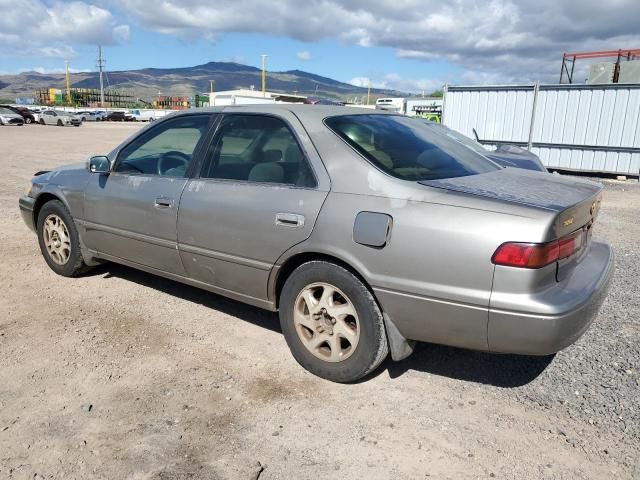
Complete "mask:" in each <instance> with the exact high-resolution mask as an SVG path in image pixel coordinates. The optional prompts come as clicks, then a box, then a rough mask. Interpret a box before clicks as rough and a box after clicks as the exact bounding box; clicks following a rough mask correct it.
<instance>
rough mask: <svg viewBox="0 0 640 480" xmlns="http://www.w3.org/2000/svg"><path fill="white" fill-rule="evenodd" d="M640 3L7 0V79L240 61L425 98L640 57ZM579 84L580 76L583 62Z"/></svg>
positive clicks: (2, 20) (0, 18) (0, 65)
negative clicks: (450, 89)
mask: <svg viewBox="0 0 640 480" xmlns="http://www.w3.org/2000/svg"><path fill="white" fill-rule="evenodd" d="M638 25H640V4H638V0H607V1H602V0H581V1H578V0H575V1H566V0H520V1H510V0H488V1H475V0H453V1H442V0H437V1H434V0H349V1H337V0H269V1H258V0H234V1H225V0H213V1H212V0H111V1H108V0H78V1H55V0H0V74H7V73H17V72H20V71H27V70H35V71H39V72H60V71H63V70H64V62H65V60H68V61H69V65H70V69H71V71H86V70H95V69H96V56H97V45H98V44H101V45H103V48H104V55H105V58H106V68H107V70H111V71H113V70H128V69H137V68H145V67H165V68H171V67H187V66H193V65H199V64H203V63H207V62H209V61H232V62H238V63H243V64H247V65H252V66H257V67H259V66H260V62H261V60H260V55H261V54H267V55H269V56H268V59H267V69H268V70H271V71H285V70H293V69H300V70H304V71H308V72H311V73H316V74H318V75H323V76H327V77H331V78H334V79H336V80H341V81H344V82H350V83H353V84H355V85H361V86H366V85H367V84H368V83H369V82H371V85H372V86H373V87H378V88H393V89H397V90H401V91H411V92H421V91H427V92H430V91H432V90H435V89H438V88H441V86H442V85H443V84H445V83H449V84H458V85H462V84H464V85H472V84H516V83H532V82H534V81H536V80H539V81H542V82H547V83H557V81H558V77H559V72H560V63H561V57H562V53H563V52H574V51H588V50H608V49H616V50H617V49H619V48H640V27H638ZM579 67H580V68H581V70H579V71H578V74H577V76H578V77H580V76H582V77H583V78H584V71H585V69H586V65H585V64H584V63H583V64H582V65H579Z"/></svg>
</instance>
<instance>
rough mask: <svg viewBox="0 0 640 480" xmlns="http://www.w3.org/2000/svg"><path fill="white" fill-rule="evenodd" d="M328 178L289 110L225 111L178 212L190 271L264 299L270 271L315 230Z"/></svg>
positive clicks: (230, 290) (220, 285)
mask: <svg viewBox="0 0 640 480" xmlns="http://www.w3.org/2000/svg"><path fill="white" fill-rule="evenodd" d="M328 188H329V184H328V177H327V175H326V172H325V171H324V168H323V167H322V163H321V162H320V158H319V157H318V155H317V153H316V152H315V149H314V148H313V145H312V144H311V142H310V140H309V137H308V136H307V135H306V134H304V132H303V130H302V126H301V124H300V122H299V121H298V120H297V118H296V117H295V116H294V115H293V114H291V113H283V114H282V115H281V116H270V115H258V114H226V115H225V116H224V118H223V119H222V121H221V123H220V125H219V127H218V129H217V132H216V135H215V138H214V139H213V141H212V143H211V145H210V146H209V148H208V150H207V153H206V155H205V158H204V161H203V165H202V169H201V172H200V176H199V178H193V179H191V180H189V183H188V184H187V187H186V188H185V190H184V193H183V195H182V198H181V201H180V208H179V211H178V248H179V249H180V253H181V256H182V260H183V263H184V265H185V269H186V271H187V274H188V275H189V276H190V277H191V278H193V279H195V280H198V281H201V282H204V283H207V284H209V285H212V286H214V287H217V288H218V289H219V291H221V293H225V294H230V293H231V294H233V295H232V296H236V297H238V296H239V297H242V298H243V299H244V300H245V301H248V302H252V303H256V304H260V303H263V302H264V301H266V300H267V283H268V278H269V273H270V271H271V269H272V267H273V265H274V264H275V262H276V260H277V259H278V258H279V257H280V256H281V255H282V254H283V253H284V252H285V251H286V250H288V249H289V248H290V247H292V246H293V245H295V244H297V243H300V242H302V241H303V240H305V239H306V238H307V237H309V235H310V234H311V231H312V229H313V226H314V224H315V221H316V217H317V215H318V213H319V211H320V208H321V206H322V203H323V201H324V199H325V198H326V196H327V192H328Z"/></svg>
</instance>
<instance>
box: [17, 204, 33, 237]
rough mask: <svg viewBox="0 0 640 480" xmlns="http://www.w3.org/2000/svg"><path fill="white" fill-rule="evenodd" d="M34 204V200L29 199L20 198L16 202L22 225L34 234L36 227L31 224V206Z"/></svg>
mask: <svg viewBox="0 0 640 480" xmlns="http://www.w3.org/2000/svg"><path fill="white" fill-rule="evenodd" d="M34 204H35V200H34V199H33V198H31V197H20V200H18V206H19V207H20V215H22V220H24V223H25V224H26V225H27V227H29V228H30V229H31V230H33V231H34V232H35V231H36V226H35V224H34V223H33V206H34Z"/></svg>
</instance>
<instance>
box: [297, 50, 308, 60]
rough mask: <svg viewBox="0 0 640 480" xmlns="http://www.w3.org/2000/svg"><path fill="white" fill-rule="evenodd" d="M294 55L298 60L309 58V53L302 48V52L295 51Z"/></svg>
mask: <svg viewBox="0 0 640 480" xmlns="http://www.w3.org/2000/svg"><path fill="white" fill-rule="evenodd" d="M296 57H298V60H302V61H303V62H306V61H308V60H311V53H310V52H308V51H306V50H303V51H302V52H298V53H296Z"/></svg>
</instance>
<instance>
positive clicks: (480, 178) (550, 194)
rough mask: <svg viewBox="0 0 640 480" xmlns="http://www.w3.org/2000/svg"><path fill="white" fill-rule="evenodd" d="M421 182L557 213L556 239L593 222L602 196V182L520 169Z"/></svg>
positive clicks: (506, 169) (430, 185) (505, 169)
mask: <svg viewBox="0 0 640 480" xmlns="http://www.w3.org/2000/svg"><path fill="white" fill-rule="evenodd" d="M419 183H420V184H422V185H426V186H429V187H434V188H442V189H445V190H451V191H455V192H461V193H467V194H469V195H478V196H481V197H488V198H494V199H497V200H502V201H504V202H510V203H517V204H521V205H528V206H531V207H535V208H541V209H544V210H550V211H552V212H556V213H557V214H558V216H557V224H556V232H554V233H555V234H556V238H558V237H562V236H563V235H566V234H567V233H571V232H573V231H575V230H577V229H579V228H580V227H582V226H584V225H586V224H588V223H589V222H591V221H593V219H594V217H595V216H596V214H597V212H598V210H599V205H600V199H601V195H602V185H600V184H599V183H595V182H591V181H588V180H582V179H576V178H571V177H561V176H559V175H553V174H549V173H544V172H535V171H529V170H522V169H516V168H504V169H502V170H496V171H495V172H489V173H482V174H479V175H469V176H467V177H455V178H446V179H441V180H424V181H421V182H419Z"/></svg>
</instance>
